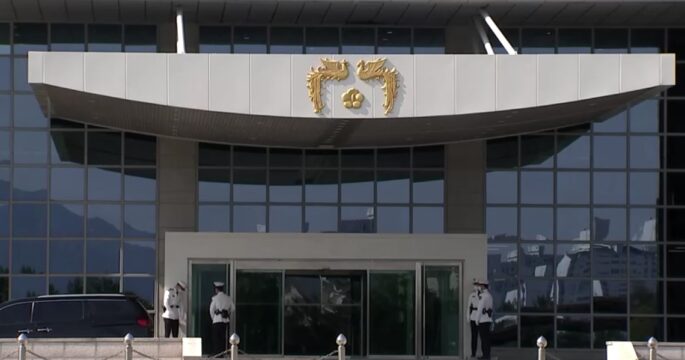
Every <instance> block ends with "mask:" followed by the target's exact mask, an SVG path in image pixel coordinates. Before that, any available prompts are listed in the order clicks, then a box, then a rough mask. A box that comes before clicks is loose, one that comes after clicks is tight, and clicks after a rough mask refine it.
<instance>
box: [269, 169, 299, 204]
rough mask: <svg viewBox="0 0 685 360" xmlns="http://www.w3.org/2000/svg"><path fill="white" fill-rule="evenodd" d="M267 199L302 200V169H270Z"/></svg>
mask: <svg viewBox="0 0 685 360" xmlns="http://www.w3.org/2000/svg"><path fill="white" fill-rule="evenodd" d="M269 201H270V202H298V203H299V202H302V170H299V169H298V170H271V171H270V172H269Z"/></svg>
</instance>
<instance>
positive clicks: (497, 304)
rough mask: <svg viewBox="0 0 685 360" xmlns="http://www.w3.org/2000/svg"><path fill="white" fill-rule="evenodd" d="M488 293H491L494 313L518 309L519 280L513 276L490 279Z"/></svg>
mask: <svg viewBox="0 0 685 360" xmlns="http://www.w3.org/2000/svg"><path fill="white" fill-rule="evenodd" d="M489 289H490V294H491V295H492V300H493V305H494V306H493V307H494V309H495V315H494V316H497V314H500V313H507V312H514V313H515V312H516V311H517V310H518V305H519V299H518V293H519V282H518V280H517V279H515V278H506V279H492V280H490V287H489ZM495 326H497V325H496V324H495Z"/></svg>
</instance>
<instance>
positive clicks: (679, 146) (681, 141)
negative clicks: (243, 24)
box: [15, 135, 685, 169]
mask: <svg viewBox="0 0 685 360" xmlns="http://www.w3.org/2000/svg"><path fill="white" fill-rule="evenodd" d="M15 138H16V135H15ZM667 144H668V149H667V150H666V151H667V154H669V155H671V156H668V165H667V167H668V168H669V169H685V156H673V155H672V154H683V153H684V152H685V137H680V136H669V137H668V139H667ZM15 147H16V145H15ZM15 158H16V155H15Z"/></svg>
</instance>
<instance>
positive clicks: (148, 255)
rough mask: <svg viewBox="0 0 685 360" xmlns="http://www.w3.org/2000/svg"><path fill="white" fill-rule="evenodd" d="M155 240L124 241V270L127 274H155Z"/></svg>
mask: <svg viewBox="0 0 685 360" xmlns="http://www.w3.org/2000/svg"><path fill="white" fill-rule="evenodd" d="M155 249H156V244H155V241H154V240H153V241H148V240H125V241H124V272H125V273H127V274H155V272H156V271H155V269H156V267H157V265H156V263H157V261H156V260H157V255H156V250H155Z"/></svg>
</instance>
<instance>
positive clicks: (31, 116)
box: [14, 61, 48, 127]
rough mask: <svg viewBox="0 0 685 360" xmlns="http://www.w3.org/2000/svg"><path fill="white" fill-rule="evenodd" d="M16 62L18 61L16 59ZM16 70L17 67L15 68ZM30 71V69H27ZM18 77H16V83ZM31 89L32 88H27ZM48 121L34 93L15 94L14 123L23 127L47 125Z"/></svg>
mask: <svg viewBox="0 0 685 360" xmlns="http://www.w3.org/2000/svg"><path fill="white" fill-rule="evenodd" d="M15 62H16V61H15ZM15 71H16V68H15ZM26 72H27V73H28V70H26ZM16 81H17V79H16V78H15V83H16ZM26 90H30V88H28V89H26ZM47 124H48V121H47V118H46V117H45V115H44V114H43V111H42V110H41V109H40V105H39V104H38V100H37V99H36V97H35V96H33V95H18V94H17V95H14V125H15V126H21V127H45V126H47Z"/></svg>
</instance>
